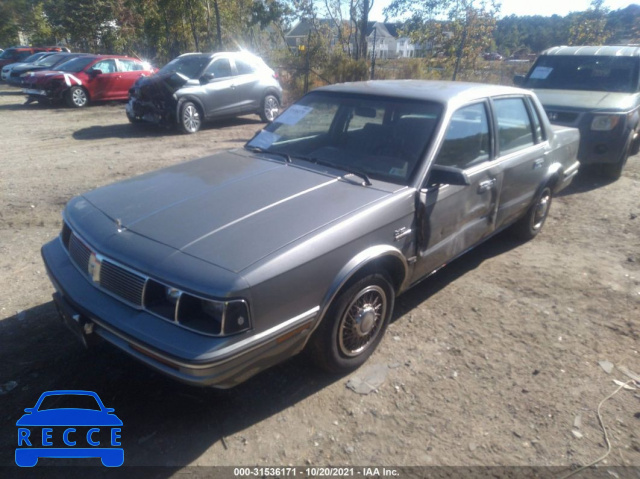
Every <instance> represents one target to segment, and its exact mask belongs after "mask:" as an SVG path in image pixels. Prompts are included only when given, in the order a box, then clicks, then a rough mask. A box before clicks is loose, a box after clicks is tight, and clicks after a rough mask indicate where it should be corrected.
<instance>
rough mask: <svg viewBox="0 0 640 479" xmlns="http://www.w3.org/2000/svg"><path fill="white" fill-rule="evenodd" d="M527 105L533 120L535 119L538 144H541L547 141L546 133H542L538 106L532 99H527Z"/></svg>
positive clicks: (534, 124)
mask: <svg viewBox="0 0 640 479" xmlns="http://www.w3.org/2000/svg"><path fill="white" fill-rule="evenodd" d="M527 103H528V104H529V110H530V111H531V118H532V119H533V132H534V134H535V137H536V143H540V142H542V141H544V140H545V138H544V133H543V131H542V122H541V121H540V114H539V113H538V109H537V108H536V106H535V105H534V104H533V102H532V101H531V98H527Z"/></svg>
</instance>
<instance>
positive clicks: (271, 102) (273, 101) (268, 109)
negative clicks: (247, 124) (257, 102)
mask: <svg viewBox="0 0 640 479" xmlns="http://www.w3.org/2000/svg"><path fill="white" fill-rule="evenodd" d="M279 113H280V101H279V100H278V98H277V97H276V96H275V95H267V96H265V97H264V98H263V99H262V106H261V107H260V119H261V120H262V121H264V122H266V123H271V122H272V121H273V120H275V119H276V117H277V116H278V114H279Z"/></svg>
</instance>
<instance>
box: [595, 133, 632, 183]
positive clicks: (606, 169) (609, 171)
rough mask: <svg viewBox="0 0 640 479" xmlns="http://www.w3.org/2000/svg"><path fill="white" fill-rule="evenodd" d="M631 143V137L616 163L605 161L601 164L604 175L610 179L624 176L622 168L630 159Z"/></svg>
mask: <svg viewBox="0 0 640 479" xmlns="http://www.w3.org/2000/svg"><path fill="white" fill-rule="evenodd" d="M631 143H632V140H631V138H629V141H627V144H626V145H625V147H624V150H623V151H622V154H621V155H620V159H619V160H618V161H617V162H616V163H605V164H603V165H601V166H600V170H601V171H602V174H603V176H605V177H606V178H609V179H610V180H614V181H615V180H618V179H620V177H621V176H622V170H623V169H624V166H625V165H626V164H627V160H628V159H629V153H630V152H631Z"/></svg>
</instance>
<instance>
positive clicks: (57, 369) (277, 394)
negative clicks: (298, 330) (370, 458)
mask: <svg viewBox="0 0 640 479" xmlns="http://www.w3.org/2000/svg"><path fill="white" fill-rule="evenodd" d="M519 244H520V243H519V242H517V241H513V240H511V239H510V238H509V237H508V236H506V235H504V234H501V235H498V236H497V237H496V238H494V239H492V240H490V241H488V242H486V243H484V244H483V245H481V246H479V247H478V248H476V249H475V250H474V251H472V252H471V253H469V254H467V255H465V256H463V257H462V258H461V259H459V260H457V261H454V262H453V263H451V264H450V265H448V266H447V267H446V268H444V269H442V270H441V271H439V272H438V273H436V274H435V275H433V276H432V277H431V278H429V279H428V280H427V281H425V282H423V283H422V284H421V285H418V286H417V287H415V288H413V289H412V290H410V291H409V292H408V293H407V294H405V295H403V296H402V297H401V298H399V301H398V303H397V309H396V312H395V315H394V318H393V320H394V321H396V320H398V319H399V318H400V317H401V316H402V315H403V314H404V313H406V312H408V311H410V310H411V309H413V308H415V307H416V306H417V305H418V304H420V303H422V302H424V301H426V300H428V299H429V298H430V297H431V296H432V295H433V294H435V293H436V292H438V291H440V290H441V289H443V288H444V287H446V286H447V285H448V284H449V283H451V282H452V281H454V280H455V279H457V278H458V277H460V276H462V275H464V274H465V273H467V272H469V271H471V270H473V269H475V268H476V267H478V266H479V265H480V264H481V263H482V262H483V261H485V260H486V259H488V258H491V257H494V256H497V255H500V254H502V253H504V252H506V251H509V250H510V249H512V248H514V247H516V246H518V245H519ZM0 364H2V365H3V367H2V373H1V374H0V385H6V384H8V383H10V382H12V381H13V382H14V383H15V387H14V388H13V389H12V390H11V391H9V392H7V393H5V394H3V395H2V397H1V400H2V409H0V424H1V425H2V427H1V429H2V430H3V431H5V433H4V434H2V435H0V466H5V467H10V466H12V465H13V461H14V458H13V450H14V448H15V444H16V437H17V436H16V435H17V428H16V426H15V423H16V421H17V420H18V419H19V418H20V416H21V415H22V414H23V410H24V408H26V407H33V406H34V405H35V403H36V401H37V399H38V397H39V396H40V394H41V393H43V392H44V391H49V390H56V389H83V390H90V391H95V392H96V393H98V395H99V396H100V397H101V398H102V400H103V402H104V403H105V406H106V407H113V408H115V411H116V414H117V415H118V417H119V418H120V419H121V420H122V421H123V423H124V427H123V433H122V445H123V448H124V450H125V465H128V466H131V465H145V464H146V465H159V466H165V467H164V468H161V469H159V470H158V469H154V477H169V476H171V475H172V474H174V473H175V472H176V469H175V468H176V467H180V465H183V464H188V463H191V462H193V461H195V460H196V459H198V458H199V457H200V456H201V455H202V454H203V453H204V452H205V451H206V450H207V449H208V448H210V447H211V446H212V445H214V444H215V443H217V442H220V443H221V445H222V446H223V447H224V448H226V442H225V440H224V438H225V437H227V436H230V435H234V434H236V433H238V432H240V431H242V430H244V429H246V428H250V427H251V426H252V425H254V424H256V423H259V422H261V421H263V420H264V419H266V418H268V417H271V416H273V415H275V414H278V413H280V412H282V411H284V410H286V409H287V408H289V407H291V406H293V405H294V404H296V403H298V402H299V401H302V400H304V399H305V398H307V397H309V396H311V395H313V394H315V393H316V392H318V391H319V390H322V389H323V388H325V387H326V386H328V385H330V384H332V383H333V382H335V381H340V380H344V378H342V377H340V376H335V375H328V374H325V373H323V372H320V371H319V370H318V369H316V368H315V367H314V366H313V365H312V364H311V363H310V361H309V360H308V359H307V358H306V357H305V356H304V355H300V356H299V357H297V358H295V360H290V361H287V362H285V363H283V364H281V365H279V366H276V367H275V368H272V369H270V370H268V371H265V372H263V373H261V374H259V375H258V376H255V377H254V378H252V379H250V380H249V381H247V382H246V383H243V384H241V385H240V386H237V387H236V388H234V389H230V390H226V391H220V390H215V389H205V388H196V387H191V386H186V385H183V384H180V383H177V382H175V381H173V380H171V379H168V378H165V377H164V376H162V375H160V374H157V373H155V372H153V371H151V370H150V369H148V368H147V367H146V366H144V365H142V364H139V363H138V362H137V361H135V360H133V359H132V358H130V357H129V356H127V355H126V354H125V353H122V352H120V351H119V350H117V349H115V348H114V347H112V346H111V345H109V344H100V345H98V346H96V347H95V348H93V349H92V350H85V349H83V347H82V346H80V344H79V343H76V340H75V338H74V336H73V335H72V334H71V333H70V332H69V331H67V329H66V327H65V326H64V325H63V324H62V322H61V321H60V320H59V319H58V316H57V313H56V310H55V307H54V305H53V303H52V302H48V303H45V304H42V305H40V306H36V307H34V308H32V309H29V310H27V311H21V312H17V313H16V314H15V315H14V316H12V317H9V318H7V319H5V320H3V321H0ZM292 426H293V425H292ZM56 461H57V462H56ZM60 461H61V460H51V459H49V460H41V461H40V462H39V465H38V466H37V468H39V470H40V469H41V470H42V471H43V472H44V471H48V473H49V472H51V471H50V468H46V466H47V465H59V464H60ZM69 461H76V462H71V463H69V465H76V464H77V461H81V462H87V463H88V464H85V465H94V466H97V465H99V461H98V460H97V459H95V460H90V459H87V460H77V459H76V460H69ZM78 465H79V464H78ZM43 466H44V467H43ZM82 469H84V468H82ZM125 469H126V468H125ZM64 470H65V471H64V472H65V474H66V475H68V473H69V472H73V473H75V472H76V471H79V470H76V469H74V470H72V471H71V470H69V469H67V468H64ZM85 470H86V469H85ZM121 471H122V470H121ZM54 472H55V471H54ZM122 472H124V471H122ZM72 475H73V474H72Z"/></svg>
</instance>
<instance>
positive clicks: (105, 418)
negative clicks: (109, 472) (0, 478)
mask: <svg viewBox="0 0 640 479" xmlns="http://www.w3.org/2000/svg"><path fill="white" fill-rule="evenodd" d="M24 411H25V412H26V414H25V415H23V416H22V417H21V418H20V419H18V421H17V422H16V426H18V447H17V448H16V464H17V465H18V466H20V467H33V466H35V465H36V464H37V463H38V459H39V458H41V457H50V458H95V457H99V458H100V460H101V461H102V464H103V465H105V466H107V467H119V466H121V465H122V464H123V463H124V450H123V449H122V447H119V446H121V443H120V437H121V427H122V421H121V420H120V419H119V418H118V416H116V415H115V414H113V412H114V409H112V408H107V407H105V406H104V404H103V403H102V401H101V400H100V397H99V396H98V395H97V394H96V393H94V392H93V391H79V390H59V391H47V392H45V393H43V394H42V395H41V396H40V398H39V399H38V402H36V405H35V406H34V407H33V408H26V409H25V410H24Z"/></svg>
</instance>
